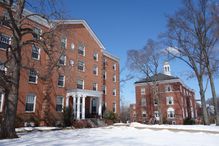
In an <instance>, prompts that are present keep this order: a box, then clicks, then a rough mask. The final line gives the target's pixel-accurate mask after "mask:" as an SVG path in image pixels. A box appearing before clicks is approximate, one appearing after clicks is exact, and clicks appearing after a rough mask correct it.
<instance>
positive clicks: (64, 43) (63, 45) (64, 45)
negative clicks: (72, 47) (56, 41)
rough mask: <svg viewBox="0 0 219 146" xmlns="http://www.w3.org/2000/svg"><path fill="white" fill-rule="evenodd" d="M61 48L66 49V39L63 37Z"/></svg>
mask: <svg viewBox="0 0 219 146" xmlns="http://www.w3.org/2000/svg"><path fill="white" fill-rule="evenodd" d="M61 48H63V49H66V48H67V38H66V37H63V38H62V39H61Z"/></svg>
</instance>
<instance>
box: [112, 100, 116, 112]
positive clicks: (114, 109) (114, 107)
mask: <svg viewBox="0 0 219 146" xmlns="http://www.w3.org/2000/svg"><path fill="white" fill-rule="evenodd" d="M113 112H114V113H116V102H113Z"/></svg>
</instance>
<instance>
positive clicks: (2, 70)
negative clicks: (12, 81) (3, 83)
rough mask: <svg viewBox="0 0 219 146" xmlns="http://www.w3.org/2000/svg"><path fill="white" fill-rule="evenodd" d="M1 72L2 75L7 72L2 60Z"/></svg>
mask: <svg viewBox="0 0 219 146" xmlns="http://www.w3.org/2000/svg"><path fill="white" fill-rule="evenodd" d="M0 72H1V73H2V75H3V74H5V73H6V72H7V67H6V66H5V65H4V63H2V62H0Z"/></svg>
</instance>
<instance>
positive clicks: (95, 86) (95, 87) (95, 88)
mask: <svg viewBox="0 0 219 146" xmlns="http://www.w3.org/2000/svg"><path fill="white" fill-rule="evenodd" d="M97 88H98V86H97V83H93V90H94V91H97Z"/></svg>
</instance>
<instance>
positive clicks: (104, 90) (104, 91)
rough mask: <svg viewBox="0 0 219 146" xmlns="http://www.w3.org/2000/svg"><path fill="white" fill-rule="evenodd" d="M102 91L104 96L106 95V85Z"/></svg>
mask: <svg viewBox="0 0 219 146" xmlns="http://www.w3.org/2000/svg"><path fill="white" fill-rule="evenodd" d="M102 90H103V94H104V95H106V85H103V87H102Z"/></svg>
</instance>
